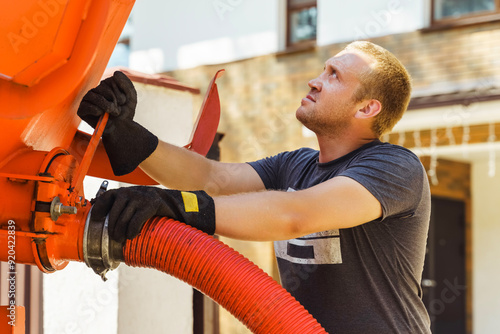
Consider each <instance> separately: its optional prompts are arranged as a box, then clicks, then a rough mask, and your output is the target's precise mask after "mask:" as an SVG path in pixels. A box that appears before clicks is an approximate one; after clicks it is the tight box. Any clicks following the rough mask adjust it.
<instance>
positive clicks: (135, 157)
mask: <svg viewBox="0 0 500 334" xmlns="http://www.w3.org/2000/svg"><path fill="white" fill-rule="evenodd" d="M136 105H137V93H136V91H135V88H134V85H133V84H132V82H131V81H130V79H129V78H128V77H127V76H126V75H125V74H123V73H122V72H119V71H117V72H115V73H114V74H113V76H112V77H109V78H107V79H104V80H103V81H101V83H100V84H99V86H97V87H96V88H93V89H91V90H90V91H88V92H87V94H85V96H84V97H83V99H82V102H81V103H80V106H79V108H78V112H77V114H78V116H80V118H81V119H82V120H84V121H85V122H87V123H88V124H89V125H90V126H92V127H93V128H95V126H96V125H97V122H98V121H99V118H100V117H101V116H102V115H103V114H104V113H106V112H107V113H109V119H108V123H107V124H106V128H105V129H104V133H103V135H102V142H103V144H104V148H105V149H106V153H107V154H108V158H109V161H110V162H111V167H112V168H113V173H115V175H117V176H120V175H125V174H128V173H130V172H132V171H133V170H134V169H136V168H137V166H139V164H140V163H141V162H142V161H144V160H145V159H146V158H147V157H149V156H150V155H151V153H153V151H154V150H155V149H156V147H157V146H158V138H157V137H156V136H155V135H153V134H152V133H151V132H149V131H148V130H147V129H146V128H144V127H143V126H141V125H140V124H139V123H136V122H134V121H133V118H134V114H135V107H136Z"/></svg>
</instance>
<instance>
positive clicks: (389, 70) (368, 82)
mask: <svg viewBox="0 0 500 334" xmlns="http://www.w3.org/2000/svg"><path fill="white" fill-rule="evenodd" d="M345 50H346V51H359V52H362V53H364V54H366V55H368V56H369V57H371V58H372V59H373V60H374V61H375V64H374V65H373V66H372V67H371V71H369V72H368V73H363V74H361V76H360V81H361V86H360V88H358V89H357V90H356V92H354V99H355V100H356V102H360V101H363V100H366V99H376V100H378V101H380V103H381V104H382V110H381V111H380V113H379V114H378V115H377V116H375V119H374V121H373V125H372V130H373V132H374V134H375V135H377V136H379V137H380V136H381V135H383V134H384V133H386V132H388V131H390V130H391V129H392V128H393V127H394V125H396V123H397V122H398V121H399V120H400V119H401V117H403V113H404V112H405V111H406V108H407V107H408V103H409V102H410V95H411V78H410V75H409V74H408V71H407V70H406V68H405V67H404V66H403V64H401V62H400V61H399V60H398V59H397V58H396V57H395V56H394V55H393V54H392V53H391V52H389V51H387V50H386V49H384V48H383V47H381V46H379V45H376V44H373V43H371V42H366V41H356V42H352V43H351V44H349V45H347V46H346V48H345Z"/></svg>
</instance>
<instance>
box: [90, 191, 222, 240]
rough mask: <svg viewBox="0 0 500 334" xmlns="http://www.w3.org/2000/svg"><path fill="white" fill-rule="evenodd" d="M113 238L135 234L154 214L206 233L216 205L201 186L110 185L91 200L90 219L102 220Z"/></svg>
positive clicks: (211, 226) (211, 225)
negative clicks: (178, 187) (162, 187)
mask: <svg viewBox="0 0 500 334" xmlns="http://www.w3.org/2000/svg"><path fill="white" fill-rule="evenodd" d="M108 213H109V218H108V228H109V235H110V236H111V238H112V239H114V240H116V241H118V242H123V241H124V240H125V239H132V238H134V237H135V236H137V235H138V234H139V233H140V232H141V229H142V226H143V225H144V223H145V222H146V220H148V219H149V218H151V217H153V216H165V217H169V218H172V219H175V220H178V221H181V222H183V223H186V224H188V225H191V226H193V227H195V228H197V229H199V230H201V231H203V232H205V233H208V234H214V232H215V205H214V200H213V199H212V197H210V196H209V195H207V193H206V192H204V191H202V190H198V191H180V190H169V189H161V188H157V187H147V186H136V187H128V188H119V189H113V190H109V191H107V192H105V193H104V194H102V195H101V196H99V197H97V198H96V199H95V200H94V205H93V207H92V219H93V220H97V221H99V220H104V219H105V217H106V215H107V214H108Z"/></svg>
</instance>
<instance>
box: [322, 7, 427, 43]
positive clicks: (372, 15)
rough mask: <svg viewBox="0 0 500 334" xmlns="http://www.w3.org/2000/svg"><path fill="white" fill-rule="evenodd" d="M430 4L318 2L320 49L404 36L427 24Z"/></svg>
mask: <svg viewBox="0 0 500 334" xmlns="http://www.w3.org/2000/svg"><path fill="white" fill-rule="evenodd" d="M426 4H427V1H411V0H383V1H380V0H379V1H363V2H360V1H350V2H347V1H343V2H341V1H338V0H337V1H331V0H319V1H318V38H317V43H318V45H320V46H323V45H329V44H335V43H339V42H345V41H352V40H365V39H368V38H373V37H379V36H385V35H391V34H400V33H404V32H410V31H415V30H418V29H421V28H423V27H424V26H425V24H426V21H427V20H426V17H425V14H426V13H427V8H426Z"/></svg>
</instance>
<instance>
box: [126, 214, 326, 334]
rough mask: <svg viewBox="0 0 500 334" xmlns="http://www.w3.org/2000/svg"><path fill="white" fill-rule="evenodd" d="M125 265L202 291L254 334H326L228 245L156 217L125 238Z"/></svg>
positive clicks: (285, 293)
mask: <svg viewBox="0 0 500 334" xmlns="http://www.w3.org/2000/svg"><path fill="white" fill-rule="evenodd" d="M123 257H124V261H125V263H126V264H128V265H130V266H134V267H147V268H154V269H158V270H160V271H163V272H165V273H167V274H170V275H172V276H174V277H176V278H178V279H180V280H183V281H184V282H186V283H188V284H189V285H191V286H193V287H195V288H196V289H198V290H199V291H201V292H203V293H204V294H206V295H207V296H209V297H210V298H212V299H213V300H214V301H216V302H217V303H218V304H219V305H221V306H222V307H224V308H225V309H226V310H228V311H229V312H230V313H231V314H233V315H234V316H235V317H236V318H237V319H239V320H240V321H241V322H242V323H243V324H245V325H246V326H247V327H248V328H249V329H250V330H251V331H252V332H253V333H262V334H293V333H296V334H307V333H311V334H316V333H323V334H324V333H326V331H325V330H324V329H323V328H322V327H321V325H320V324H319V323H318V322H317V321H316V319H314V318H313V317H312V316H311V315H310V314H309V313H308V312H307V311H306V310H305V309H304V307H303V306H302V305H300V304H299V303H298V302H297V301H296V300H295V299H294V298H293V297H292V296H291V295H290V294H289V293H288V292H287V291H286V290H285V289H283V288H282V287H281V286H280V285H279V284H278V283H276V282H275V281H274V280H273V279H272V278H271V277H270V276H268V275H267V274H266V273H264V272H263V271H262V269H260V268H259V267H257V266H256V265H255V264H253V263H252V262H251V261H249V260H248V259H246V258H245V257H244V256H243V255H241V254H239V253H238V252H236V251H234V250H233V249H232V248H230V247H229V246H227V245H225V244H224V243H222V242H220V241H219V240H217V239H214V238H212V237H210V236H209V235H207V234H205V233H203V232H200V231H199V230H197V229H195V228H193V227H191V226H188V225H186V224H183V223H180V222H177V221H174V220H172V219H168V218H160V217H155V218H152V219H150V220H149V221H148V222H146V224H145V226H144V227H143V229H142V232H141V235H139V236H137V237H136V238H134V239H133V240H127V242H126V244H125V246H124V248H123Z"/></svg>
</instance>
